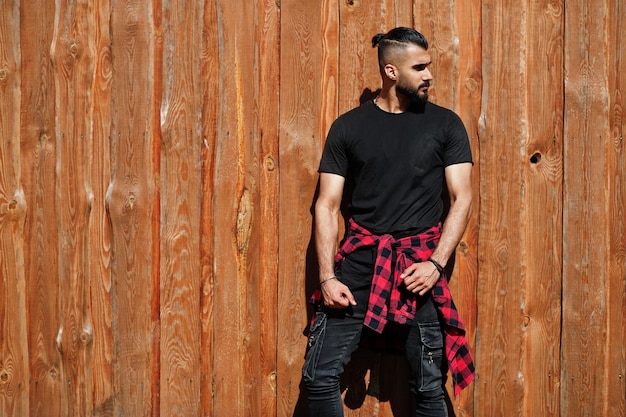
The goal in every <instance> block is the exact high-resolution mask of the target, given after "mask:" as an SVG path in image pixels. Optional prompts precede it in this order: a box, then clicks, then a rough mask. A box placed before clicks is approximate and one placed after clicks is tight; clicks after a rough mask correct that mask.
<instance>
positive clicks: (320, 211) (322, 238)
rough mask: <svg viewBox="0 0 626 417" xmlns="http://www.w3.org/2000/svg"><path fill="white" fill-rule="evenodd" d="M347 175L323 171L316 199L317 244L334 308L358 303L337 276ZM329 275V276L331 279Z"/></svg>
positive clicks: (322, 278)
mask: <svg viewBox="0 0 626 417" xmlns="http://www.w3.org/2000/svg"><path fill="white" fill-rule="evenodd" d="M344 184H345V178H344V177H342V176H340V175H336V174H330V173H325V172H323V173H321V174H320V188H319V194H318V198H317V201H316V202H315V246H316V249H317V260H318V264H319V278H320V283H321V284H320V286H321V290H322V295H323V296H324V304H325V305H326V306H328V307H332V308H344V307H347V306H348V305H350V304H352V305H356V302H355V300H354V296H353V295H352V293H351V292H350V290H349V289H348V287H346V286H345V285H344V284H342V283H341V282H340V281H339V280H338V279H335V278H332V277H334V275H335V265H334V258H335V253H336V252H337V241H338V239H339V210H340V207H341V198H342V196H343V187H344ZM329 278H330V279H329Z"/></svg>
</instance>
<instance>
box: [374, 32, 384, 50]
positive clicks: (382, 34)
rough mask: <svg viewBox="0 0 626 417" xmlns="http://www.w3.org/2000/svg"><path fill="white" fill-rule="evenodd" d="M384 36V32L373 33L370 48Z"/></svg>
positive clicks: (376, 44) (375, 45)
mask: <svg viewBox="0 0 626 417" xmlns="http://www.w3.org/2000/svg"><path fill="white" fill-rule="evenodd" d="M384 37H385V34H384V33H378V34H376V35H374V37H373V38H372V48H376V47H377V46H378V44H379V43H380V41H382V40H383V38H384Z"/></svg>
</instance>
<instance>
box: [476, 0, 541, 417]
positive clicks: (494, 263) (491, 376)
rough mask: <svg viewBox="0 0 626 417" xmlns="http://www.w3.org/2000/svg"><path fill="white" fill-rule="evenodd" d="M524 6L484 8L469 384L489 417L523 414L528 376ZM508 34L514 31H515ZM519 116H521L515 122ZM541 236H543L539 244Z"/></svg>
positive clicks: (529, 70) (487, 5) (509, 4)
mask: <svg viewBox="0 0 626 417" xmlns="http://www.w3.org/2000/svg"><path fill="white" fill-rule="evenodd" d="M528 18H529V17H528V10H527V7H526V4H524V3H519V2H511V1H506V2H494V1H484V2H483V21H482V28H483V31H482V33H483V38H482V47H483V70H484V73H485V76H484V78H483V80H484V84H483V108H482V109H481V111H482V113H481V119H480V131H479V137H480V153H481V155H480V166H479V168H480V218H481V219H484V220H483V221H482V223H481V225H480V230H479V247H480V252H479V268H480V271H481V275H482V278H481V279H480V280H479V281H478V287H477V291H478V294H479V295H480V300H481V303H479V305H478V313H477V317H478V322H479V329H478V332H477V346H476V354H475V357H476V362H477V364H478V379H477V381H476V383H475V384H474V385H475V386H474V389H475V393H476V400H477V401H479V402H480V403H482V405H481V407H480V409H481V410H488V412H489V413H491V414H492V415H506V416H514V415H520V416H521V415H524V414H523V406H524V401H525V395H526V390H527V380H528V378H529V376H528V375H524V356H525V349H526V347H527V345H526V339H525V335H524V332H523V330H522V326H523V320H524V317H523V313H522V312H523V309H524V305H525V303H526V302H527V294H526V293H525V292H524V287H525V284H526V280H527V279H528V275H527V262H529V261H531V260H530V259H528V260H527V249H528V248H527V247H526V246H525V242H524V241H523V239H524V236H525V235H524V233H523V231H524V228H525V227H527V226H528V224H527V213H526V212H525V211H524V210H525V207H524V206H523V198H524V195H523V189H524V186H525V184H524V175H523V173H524V169H523V166H524V164H525V163H526V162H527V160H526V158H525V155H523V154H522V152H520V150H521V149H523V148H524V146H526V142H527V140H528V119H527V111H526V109H525V106H524V103H525V102H526V99H527V97H526V96H525V93H526V91H527V80H526V78H525V77H524V74H529V75H530V74H531V73H532V67H529V65H528V63H527V62H526V50H525V44H524V42H525V38H526V36H528V35H529V34H528V33H527V31H526V29H525V27H526V22H527V19H528ZM511 28H515V30H512V29H511ZM520 115H522V116H523V117H520ZM541 238H542V237H540V239H541Z"/></svg>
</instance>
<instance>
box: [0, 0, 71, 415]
mask: <svg viewBox="0 0 626 417" xmlns="http://www.w3.org/2000/svg"><path fill="white" fill-rule="evenodd" d="M20 29H21V32H22V35H21V37H20V48H21V56H22V62H23V63H24V64H25V65H23V66H22V94H21V97H23V99H22V115H23V116H22V117H23V119H22V122H21V126H22V129H21V132H20V136H21V137H20V142H21V147H20V148H21V156H22V162H21V166H22V170H21V171H22V175H23V177H22V178H23V184H24V192H25V195H26V200H27V201H28V206H29V208H28V211H27V217H26V230H25V233H24V237H25V243H26V250H25V254H24V262H25V267H26V270H27V276H28V282H27V289H28V293H27V294H28V295H27V297H28V314H29V319H28V321H29V323H28V326H29V331H28V335H29V339H28V354H29V366H30V374H31V378H30V380H29V382H30V389H29V391H30V395H29V402H30V405H29V408H30V415H31V416H41V417H43V416H46V417H48V416H49V417H60V416H61V386H62V383H61V369H60V365H61V363H60V356H59V351H58V350H57V347H56V343H55V339H56V336H57V330H58V328H59V317H60V310H59V308H60V305H59V263H58V259H59V256H58V253H59V240H58V234H57V232H58V230H57V227H58V226H57V222H56V221H51V219H57V218H58V216H57V212H56V206H55V204H54V201H55V199H56V186H55V184H56V180H55V178H56V173H55V167H56V131H55V126H54V121H55V103H54V97H55V93H54V91H55V87H54V86H55V81H54V77H53V70H52V66H51V59H50V45H51V44H52V34H53V30H54V2H49V1H39V2H36V3H31V5H30V6H29V13H21V14H20ZM3 112H4V111H3ZM1 163H2V164H4V163H5V162H4V158H2V162H1Z"/></svg>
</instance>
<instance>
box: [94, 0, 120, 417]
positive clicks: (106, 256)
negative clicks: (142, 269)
mask: <svg viewBox="0 0 626 417" xmlns="http://www.w3.org/2000/svg"><path fill="white" fill-rule="evenodd" d="M92 10H93V15H94V16H93V22H94V83H93V92H92V97H93V103H92V106H93V113H92V136H93V142H92V143H93V145H92V149H91V152H92V159H91V161H92V163H91V170H90V175H91V179H92V181H91V186H92V190H93V207H92V214H91V221H90V223H89V236H90V242H89V257H88V259H89V273H90V274H89V283H90V291H91V304H90V308H91V311H92V322H93V334H94V340H93V365H92V367H93V403H94V406H93V407H94V415H95V416H96V417H112V416H113V411H114V396H115V392H114V390H113V367H112V366H113V363H112V361H113V359H112V357H113V329H112V327H111V325H112V323H111V317H112V314H113V313H112V298H111V295H112V292H111V235H110V228H109V220H108V218H107V214H106V207H105V196H106V191H107V188H108V186H109V181H110V178H111V147H110V143H111V141H110V138H111V78H112V76H113V63H112V62H111V34H110V31H109V25H110V23H111V22H110V16H111V2H110V0H98V1H97V2H95V3H94V8H93V9H92Z"/></svg>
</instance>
